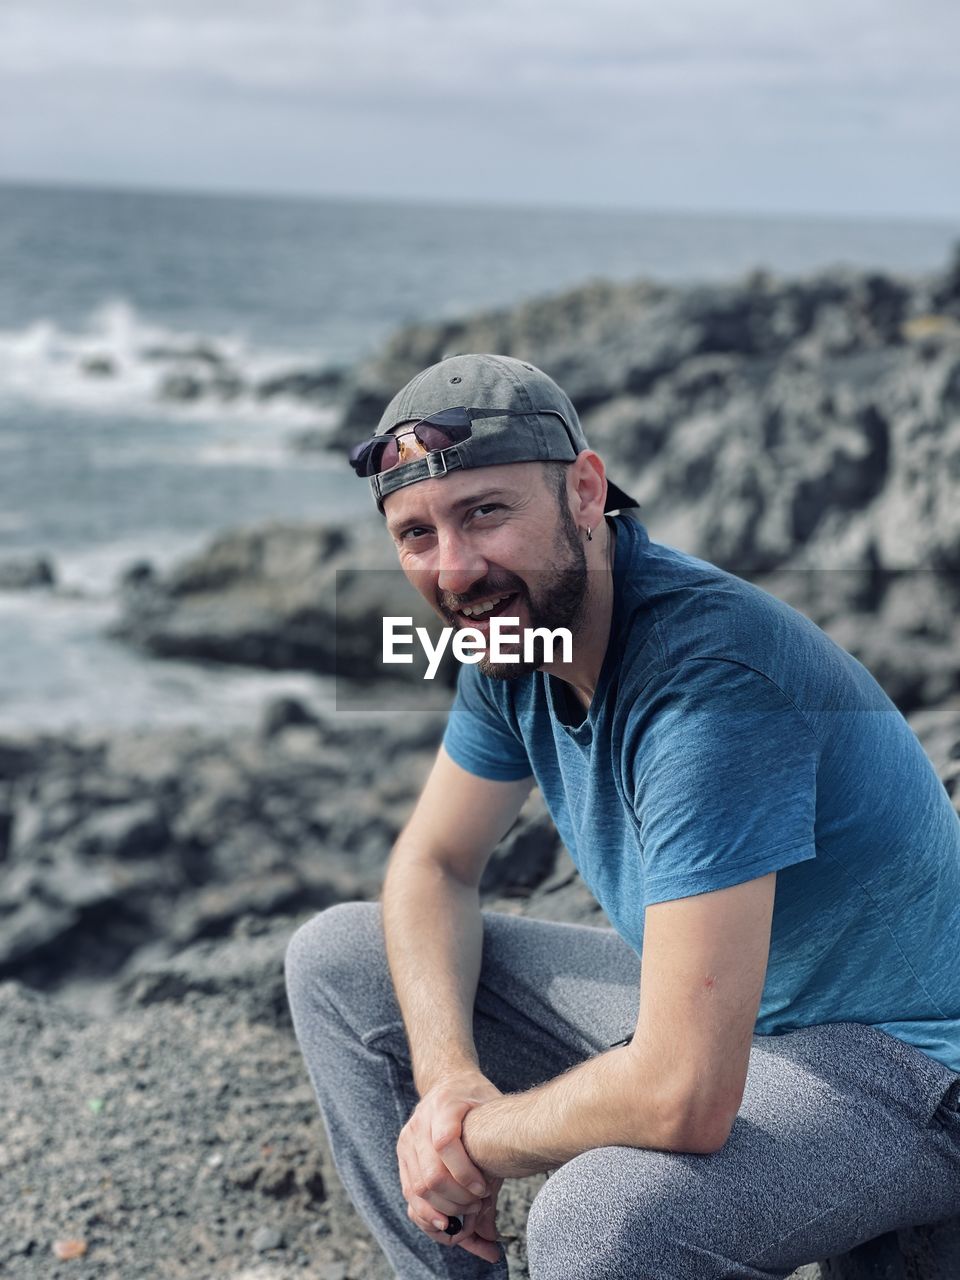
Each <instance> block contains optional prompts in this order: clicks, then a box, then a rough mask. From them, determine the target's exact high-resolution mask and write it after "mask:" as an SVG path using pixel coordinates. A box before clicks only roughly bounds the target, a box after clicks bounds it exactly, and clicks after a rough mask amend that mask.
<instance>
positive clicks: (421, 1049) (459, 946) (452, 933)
mask: <svg viewBox="0 0 960 1280" xmlns="http://www.w3.org/2000/svg"><path fill="white" fill-rule="evenodd" d="M381 906H382V911H383V928H384V937H385V941H386V950H387V963H388V965H389V967H390V975H391V978H392V980H393V986H394V991H395V992H396V996H397V1002H398V1004H399V1005H400V1011H401V1013H402V1014H403V1021H404V1026H405V1027H406V1029H407V1039H408V1041H409V1044H410V1053H411V1059H412V1063H413V1076H414V1083H415V1084H416V1087H417V1090H418V1092H419V1093H420V1094H421V1095H422V1094H424V1093H425V1092H426V1091H427V1090H428V1089H429V1088H430V1087H431V1085H432V1084H434V1083H435V1081H436V1080H437V1079H438V1078H439V1077H440V1076H441V1075H443V1074H446V1073H448V1072H450V1071H453V1070H466V1069H479V1067H478V1059H477V1051H476V1046H475V1044H474V1041H473V1003H474V999H475V997H476V991H477V982H478V980H479V976H480V963H481V955H482V950H483V920H482V918H481V915H480V897H479V893H478V891H477V889H476V888H475V887H471V886H469V885H466V884H464V883H463V882H462V881H460V880H457V879H456V878H455V877H453V876H451V875H449V874H448V873H446V872H445V871H443V869H442V868H441V867H439V866H437V865H436V864H434V863H431V862H429V861H428V860H426V859H424V860H422V861H421V860H417V859H416V858H415V857H413V856H411V855H410V854H409V853H402V852H400V851H395V853H394V856H393V857H392V858H391V862H390V865H389V867H388V869H387V875H386V878H385V880H384V885H383V893H382V895H381Z"/></svg>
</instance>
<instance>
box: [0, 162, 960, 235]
mask: <svg viewBox="0 0 960 1280" xmlns="http://www.w3.org/2000/svg"><path fill="white" fill-rule="evenodd" d="M4 187H7V188H10V187H14V188H21V189H23V188H29V189H39V190H55V191H78V192H89V193H91V194H97V193H101V194H111V193H112V194H116V195H148V196H159V197H164V196H167V197H172V198H175V199H176V198H193V199H208V200H261V201H264V202H271V201H273V202H279V201H302V202H304V203H308V204H322V203H325V202H329V203H345V204H350V203H352V204H385V205H404V206H410V207H413V208H428V209H434V208H435V209H449V208H460V209H469V210H471V211H477V210H481V211H482V210H489V211H491V212H496V211H502V212H511V211H516V212H525V211H530V212H533V211H535V212H538V213H559V214H564V213H570V214H576V213H590V214H609V215H612V216H617V215H620V216H623V215H626V216H630V215H641V216H644V215H645V216H648V217H683V218H694V219H696V218H710V219H717V218H721V219H722V218H729V219H758V220H761V221H771V222H776V221H802V222H852V223H857V222H861V223H862V222H876V223H912V224H915V225H927V226H942V227H948V226H951V225H954V224H955V223H956V224H957V230H958V233H960V212H958V213H957V214H955V215H949V214H923V213H916V212H914V213H907V212H902V213H888V212H885V213H877V212H875V211H870V212H850V211H846V212H837V211H829V210H786V209H745V208H722V207H721V208H692V207H684V206H665V205H640V204H636V205H634V204H574V203H568V202H550V201H542V202H538V201H533V200H531V201H523V202H516V203H504V202H501V201H496V202H494V201H484V200H472V201H471V200H470V199H469V198H466V197H455V198H452V199H451V198H444V197H442V196H430V195H423V196H419V195H418V196H411V195H397V194H391V193H388V192H382V193H370V192H344V191H303V190H290V191H285V190H275V191H256V190H251V189H249V188H246V187H235V188H234V187H190V186H180V185H176V184H172V185H155V184H150V183H138V182H131V183H122V182H119V183H118V182H116V181H115V180H112V179H107V180H101V179H90V180H77V179H71V178H43V177H40V178H38V177H23V176H18V175H12V174H2V173H0V188H4Z"/></svg>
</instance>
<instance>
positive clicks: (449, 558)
mask: <svg viewBox="0 0 960 1280" xmlns="http://www.w3.org/2000/svg"><path fill="white" fill-rule="evenodd" d="M437 563H438V565H439V569H438V572H437V589H438V590H439V591H449V592H450V594H451V595H456V596H462V595H465V594H466V593H467V592H468V591H469V590H470V588H471V587H472V586H473V584H474V583H475V582H479V581H480V580H481V579H482V578H484V577H485V576H486V573H487V562H486V560H485V559H484V558H483V556H482V555H480V554H479V552H478V551H477V550H476V548H475V547H471V545H470V540H469V539H467V538H460V537H457V536H456V535H455V534H451V533H441V535H440V537H439V538H438V540H437Z"/></svg>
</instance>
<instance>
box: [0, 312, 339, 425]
mask: <svg viewBox="0 0 960 1280" xmlns="http://www.w3.org/2000/svg"><path fill="white" fill-rule="evenodd" d="M322 363H323V360H322V353H317V352H303V351H291V350H286V351H284V350H274V349H268V348H263V347H258V346H255V345H253V344H252V343H250V342H249V341H248V340H247V339H246V338H244V337H243V336H242V335H241V334H239V333H225V334H208V333H206V334H205V333H200V332H199V331H187V330H176V329H172V328H170V327H168V326H165V325H162V324H159V323H156V322H151V321H150V320H148V319H147V318H146V317H144V316H143V315H141V314H140V313H139V312H138V311H137V309H136V308H135V307H134V306H133V305H132V304H131V303H129V302H128V301H126V300H125V299H122V298H114V299H111V300H109V301H107V302H104V303H103V304H102V305H101V306H99V307H96V308H95V309H94V310H93V311H91V312H90V313H89V315H87V316H86V317H85V319H84V320H83V321H82V322H81V323H80V324H79V325H78V326H77V327H76V328H75V329H68V328H64V327H63V326H61V325H60V324H58V323H57V322H56V321H54V320H49V319H44V320H36V321H33V322H32V323H31V324H28V325H26V326H25V327H24V328H22V329H0V395H2V396H4V397H5V398H11V397H13V398H19V399H22V400H26V401H28V402H30V403H34V404H43V405H53V406H62V407H69V408H77V409H86V410H94V411H96V412H98V413H118V414H122V413H130V412H136V413H138V414H148V415H150V416H151V417H152V416H157V415H159V416H163V417H166V418H171V417H174V418H181V419H185V420H197V421H209V420H210V419H214V420H224V419H229V420H230V421H236V420H237V419H240V420H241V421H249V422H251V423H263V422H275V423H278V424H283V425H287V426H291V425H292V426H301V425H318V424H319V425H322V424H323V422H324V418H325V416H327V417H328V415H325V414H324V412H323V411H322V410H320V411H318V409H317V408H316V407H313V406H310V405H309V404H306V403H304V402H303V401H302V400H297V399H296V398H295V397H291V396H286V397H285V396H275V397H272V398H270V399H269V400H258V399H257V398H256V396H255V395H254V394H253V390H252V388H253V386H254V385H255V384H256V383H258V382H260V381H262V380H263V379H264V378H268V377H274V376H276V375H279V374H285V373H290V372H294V371H296V370H302V369H313V368H317V367H319V366H320V365H321V364H322ZM173 374H182V375H183V376H184V377H187V378H194V379H196V382H197V384H198V386H199V387H200V389H201V394H200V395H198V396H197V397H196V398H195V399H192V400H191V399H182V400H181V399H177V398H171V397H170V396H168V395H164V394H163V385H164V380H165V379H166V378H168V377H169V376H171V375H173ZM218 375H222V379H221V386H222V390H221V391H218V389H217V381H218ZM234 377H236V378H238V379H239V383H238V384H236V386H235V387H231V379H233V378H234Z"/></svg>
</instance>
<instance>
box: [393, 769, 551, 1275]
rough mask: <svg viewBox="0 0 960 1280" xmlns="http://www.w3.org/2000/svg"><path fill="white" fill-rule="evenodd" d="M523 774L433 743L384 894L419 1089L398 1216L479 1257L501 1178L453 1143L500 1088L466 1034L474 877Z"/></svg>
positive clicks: (514, 809) (476, 907)
mask: <svg viewBox="0 0 960 1280" xmlns="http://www.w3.org/2000/svg"><path fill="white" fill-rule="evenodd" d="M532 783H533V779H532V777H528V778H524V779H523V780H521V781H520V782H491V781H487V780H486V779H483V778H477V777H475V776H474V775H473V774H470V773H467V772H466V771H465V770H463V769H461V768H460V767H459V765H457V764H455V763H454V762H453V761H452V760H451V759H450V757H449V756H448V755H447V753H446V752H445V751H444V749H443V747H441V748H440V750H439V752H438V754H437V759H436V762H435V763H434V767H433V770H432V772H431V774H430V777H429V778H428V779H427V782H426V785H425V786H424V789H423V792H422V794H421V796H420V799H419V801H418V803H417V807H416V809H415V810H414V812H413V815H412V816H411V818H410V821H409V822H408V823H407V825H406V827H405V828H404V830H403V832H402V833H401V835H400V838H399V839H398V840H397V843H396V845H395V846H394V849H393V853H392V855H391V859H390V864H389V866H388V868H387V875H386V878H385V881H384V887H383V893H382V896H381V907H382V912H383V926H384V938H385V943H386V949H387V962H388V964H389V967H390V974H391V977H392V980H393V984H394V989H395V991H396V995H397V1001H398V1003H399V1005H400V1009H401V1013H402V1015H403V1020H404V1025H405V1027H406V1030H407V1039H408V1043H409V1045H410V1052H411V1058H412V1063H413V1073H414V1082H415V1084H416V1087H417V1090H418V1092H419V1094H420V1102H419V1103H418V1104H417V1106H416V1108H415V1109H414V1112H413V1114H412V1115H411V1117H410V1119H409V1120H408V1121H407V1123H406V1124H405V1125H404V1127H403V1129H402V1130H401V1132H400V1137H399V1140H398V1142H397V1161H398V1164H399V1168H400V1184H401V1187H402V1189H403V1194H404V1197H405V1198H406V1200H407V1214H408V1216H409V1217H410V1218H411V1220H412V1221H414V1222H415V1223H417V1225H418V1226H419V1227H420V1228H421V1230H423V1231H425V1232H426V1233H427V1234H428V1235H429V1236H430V1237H431V1238H432V1239H433V1240H435V1241H437V1243H438V1244H445V1245H451V1244H455V1245H458V1246H459V1247H461V1248H463V1249H465V1250H466V1251H467V1252H468V1253H472V1254H475V1255H476V1256H477V1257H480V1258H484V1259H485V1260H486V1261H487V1262H497V1261H498V1259H499V1256H500V1252H499V1248H498V1246H497V1243H496V1239H497V1232H496V1225H495V1215H496V1201H497V1196H498V1194H499V1191H500V1186H501V1184H502V1179H499V1178H495V1177H488V1176H487V1175H486V1172H485V1170H483V1169H481V1168H479V1167H478V1166H477V1165H476V1164H474V1163H473V1161H472V1160H471V1159H470V1157H469V1156H468V1155H467V1152H466V1150H465V1148H464V1146H463V1141H462V1126H463V1118H464V1116H465V1115H466V1114H467V1113H468V1112H469V1111H470V1110H471V1109H472V1108H474V1107H476V1106H479V1105H480V1104H482V1103H484V1102H489V1101H491V1100H492V1099H494V1098H497V1097H500V1096H501V1094H500V1090H499V1089H498V1088H497V1087H496V1086H495V1085H494V1084H493V1082H492V1081H490V1080H488V1079H487V1078H486V1076H485V1075H484V1074H483V1072H482V1071H481V1070H480V1067H479V1065H478V1059H477V1051H476V1046H475V1045H474V1041H473V1004H474V999H475V997H476V991H477V982H478V979H479V975H480V962H481V955H482V949H483V920H482V917H481V915H480V895H479V888H478V886H479V884H480V878H481V876H482V874H483V869H484V867H485V866H486V864H487V861H488V860H489V857H490V854H491V852H492V851H493V849H494V847H495V846H496V844H497V842H498V841H499V840H500V839H501V837H502V836H503V835H504V834H505V833H506V832H507V830H508V829H509V828H510V825H511V824H512V822H513V821H514V819H515V818H516V816H517V814H518V813H519V811H520V808H521V806H522V804H523V801H524V798H525V797H526V795H527V793H528V792H529V790H530V787H531V785H532ZM461 1220H462V1221H461Z"/></svg>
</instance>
